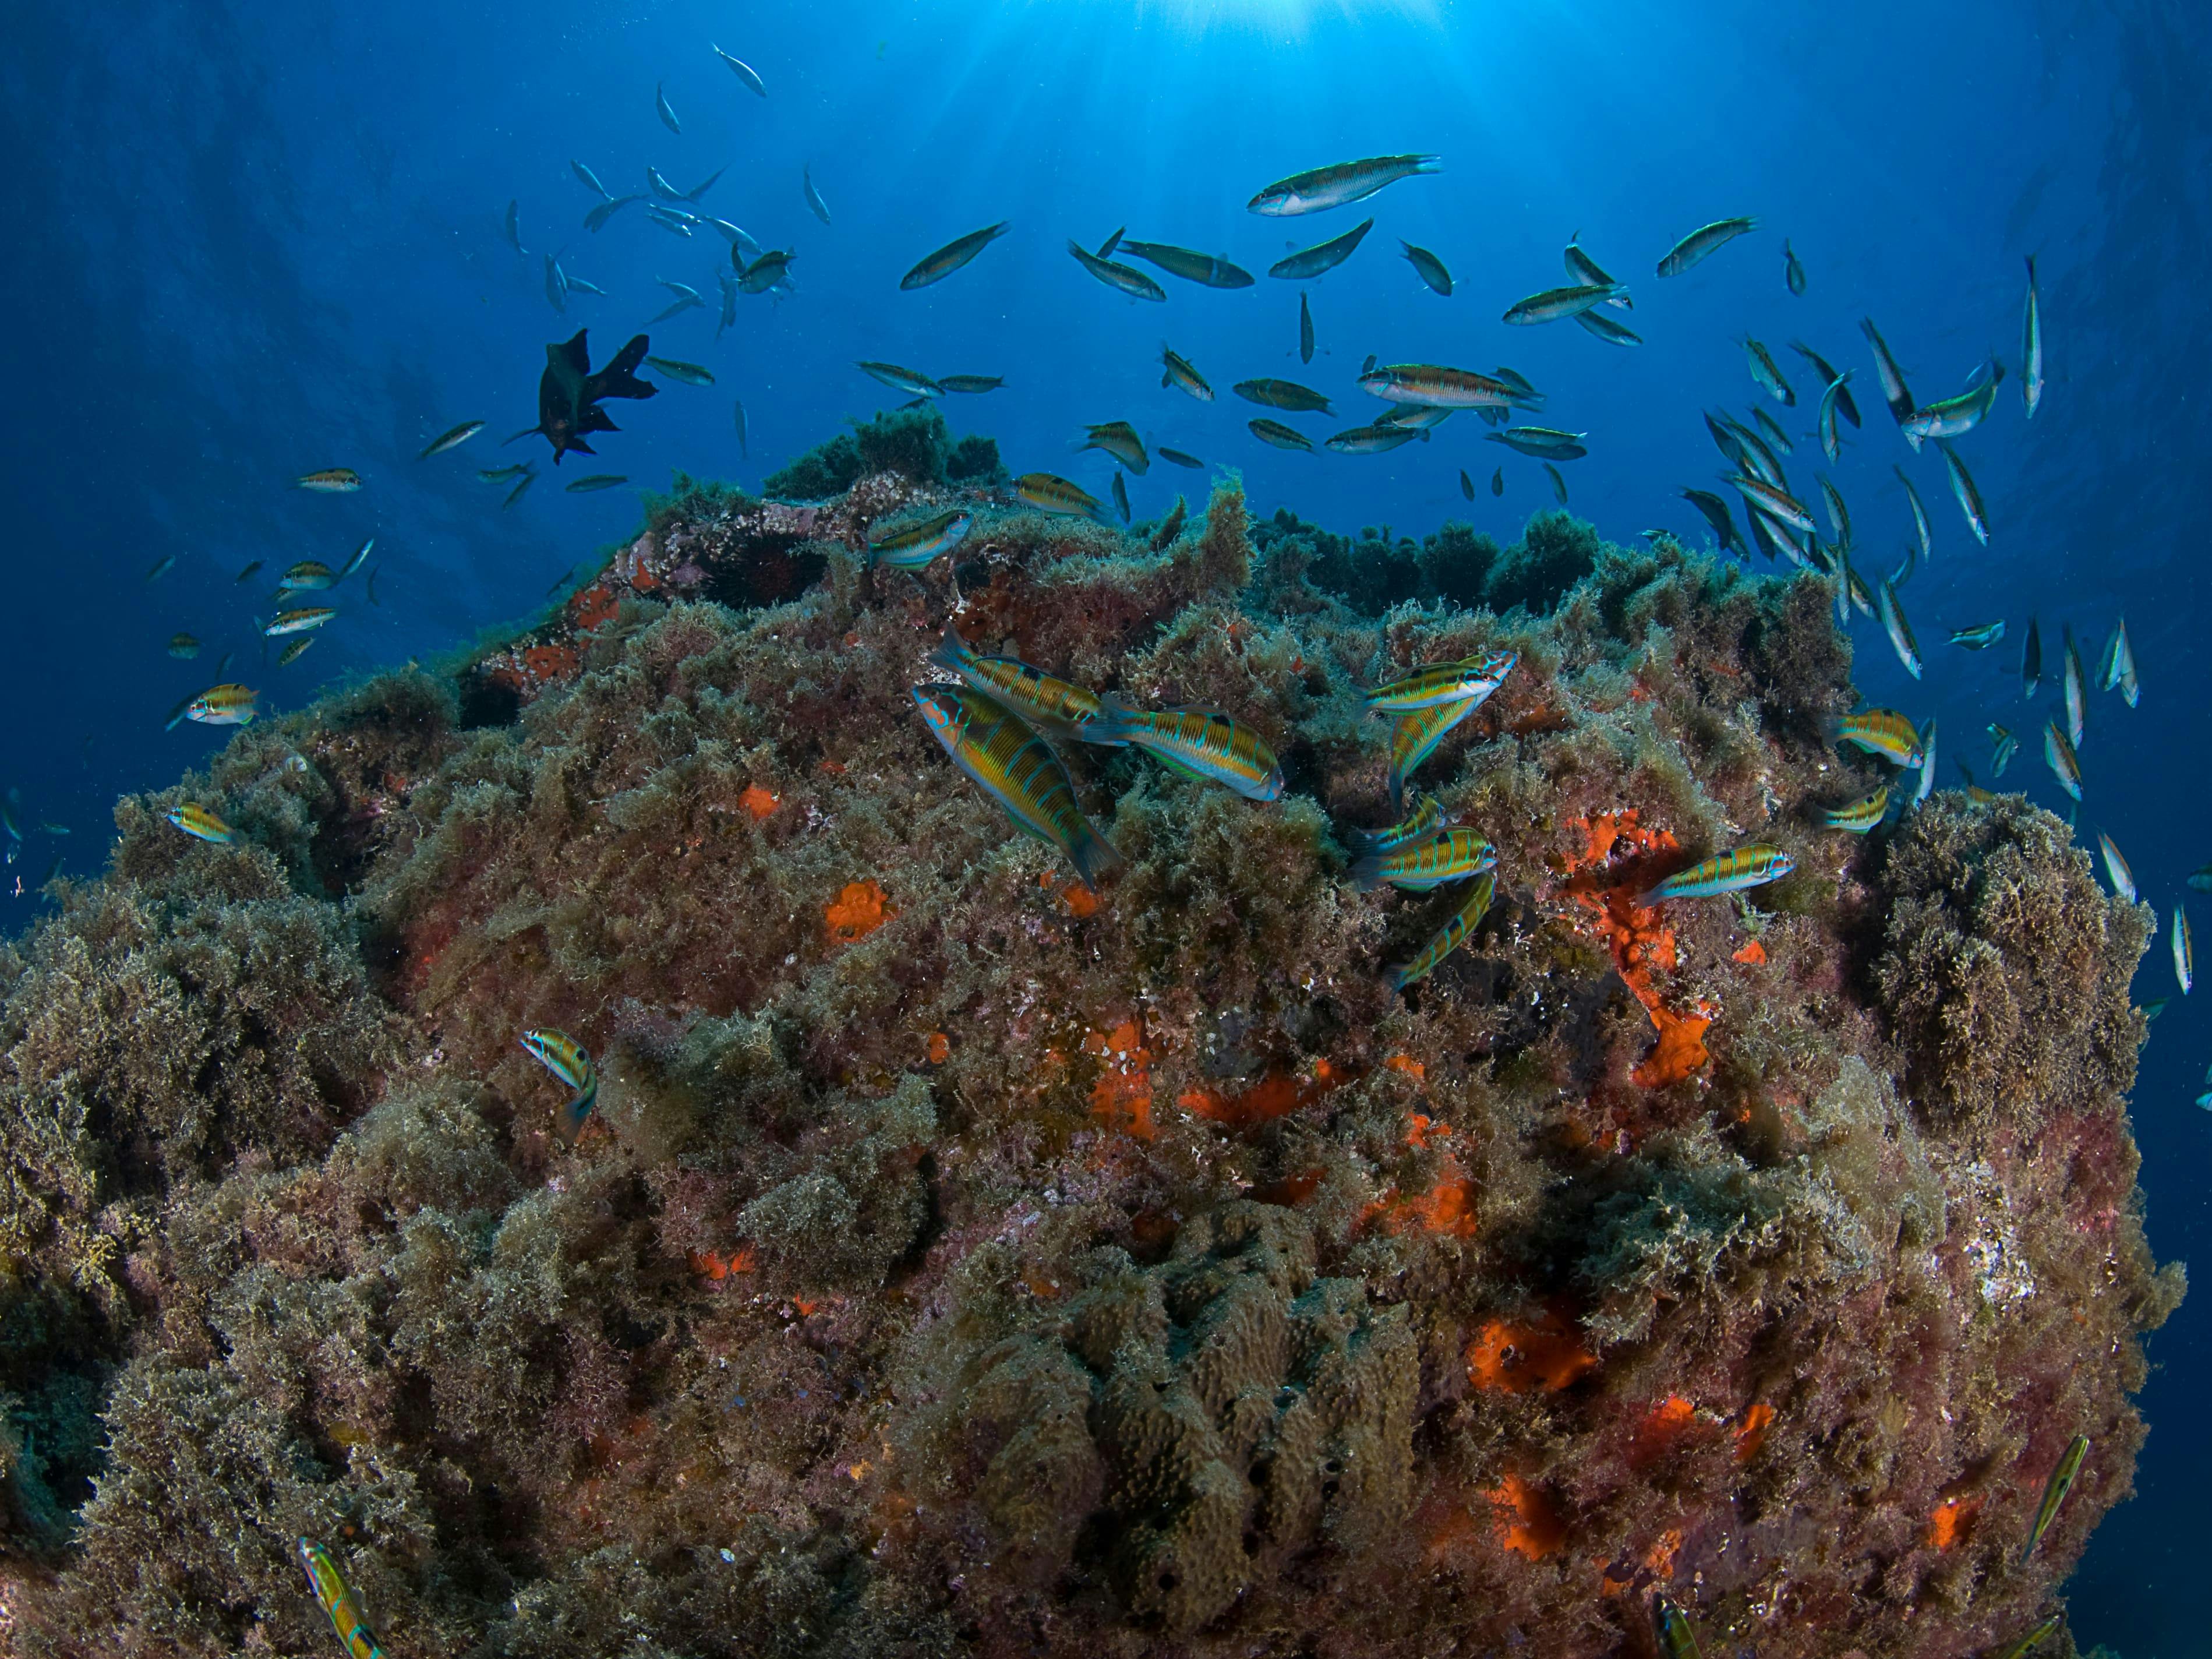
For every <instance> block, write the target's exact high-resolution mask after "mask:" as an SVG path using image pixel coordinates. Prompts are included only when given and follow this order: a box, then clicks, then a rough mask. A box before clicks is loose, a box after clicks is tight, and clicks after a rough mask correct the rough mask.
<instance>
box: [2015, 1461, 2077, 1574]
mask: <svg viewBox="0 0 2212 1659" xmlns="http://www.w3.org/2000/svg"><path fill="white" fill-rule="evenodd" d="M2088 1455H2089V1437H2088V1436H2087V1435H2086V1434H2077V1435H2075V1437H2073V1439H2071V1440H2069V1441H2068V1442H2067V1443H2066V1449H2065V1450H2064V1451H2063V1452H2061V1453H2059V1455H2058V1462H2057V1463H2056V1464H2055V1465H2053V1466H2052V1468H2051V1479H2050V1480H2046V1481H2045V1482H2044V1486H2043V1501H2042V1502H2041V1503H2039V1504H2037V1505H2036V1506H2035V1525H2034V1526H2033V1528H2031V1529H2030V1530H2029V1532H2028V1534H2027V1548H2026V1549H2024V1550H2022V1551H2021V1553H2020V1559H2021V1560H2022V1561H2025V1560H2027V1558H2028V1557H2029V1556H2031V1555H2033V1554H2034V1553H2035V1547H2036V1546H2037V1545H2038V1544H2040V1543H2041V1542H2042V1541H2043V1534H2045V1533H2046V1532H2049V1531H2050V1530H2051V1522H2053V1521H2055V1520H2057V1518H2058V1506H2059V1505H2060V1504H2063V1503H2064V1502H2065V1501H2066V1494H2067V1493H2068V1492H2071V1491H2073V1490H2074V1477H2075V1476H2076V1475H2078V1474H2081V1463H2082V1460H2083V1459H2085V1458H2087V1456H2088Z"/></svg>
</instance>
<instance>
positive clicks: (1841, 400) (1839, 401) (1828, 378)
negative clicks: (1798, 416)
mask: <svg viewBox="0 0 2212 1659" xmlns="http://www.w3.org/2000/svg"><path fill="white" fill-rule="evenodd" d="M1790 349H1791V350H1792V351H1794V352H1796V354H1797V355H1798V356H1801V357H1802V358H1803V359H1804V360H1805V361H1806V362H1808V363H1810V364H1811V365H1812V366H1813V374H1814V378H1816V379H1817V380H1819V381H1820V384H1821V385H1822V386H1827V385H1829V384H1831V383H1832V382H1833V381H1834V380H1837V379H1838V378H1843V379H1849V378H1850V377H1849V376H1842V377H1838V374H1837V373H1836V371H1835V369H1834V368H1832V367H1831V366H1830V364H1829V362H1828V360H1827V359H1826V357H1823V356H1821V355H1820V353H1819V352H1817V351H1815V350H1814V349H1813V348H1812V347H1810V346H1808V345H1807V344H1806V343H1804V342H1803V341H1802V340H1792V341H1791V342H1790ZM1836 412H1837V413H1838V415H1841V416H1843V417H1844V419H1845V420H1847V421H1849V422H1850V423H1851V424H1852V425H1853V426H1857V425H1858V423H1859V406H1858V404H1857V403H1855V402H1853V401H1852V399H1851V393H1850V387H1849V386H1846V387H1844V390H1842V391H1841V392H1838V393H1837V394H1836Z"/></svg>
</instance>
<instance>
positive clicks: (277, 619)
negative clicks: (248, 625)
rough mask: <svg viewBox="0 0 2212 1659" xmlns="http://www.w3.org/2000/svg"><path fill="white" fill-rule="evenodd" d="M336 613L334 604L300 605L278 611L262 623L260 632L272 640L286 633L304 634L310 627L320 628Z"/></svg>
mask: <svg viewBox="0 0 2212 1659" xmlns="http://www.w3.org/2000/svg"><path fill="white" fill-rule="evenodd" d="M337 614H338V613H337V607H336V606H334V605H301V606H300V607H299V608H297V609H296V610H292V611H278V612H277V613H276V615H275V616H273V617H270V619H269V620H268V621H267V622H266V623H263V624H262V628H261V632H262V633H263V635H265V636H266V637H267V638H270V639H272V640H273V639H276V638H279V637H280V636H282V635H286V634H304V633H306V632H307V630H308V629H314V628H320V627H321V626H322V625H323V624H324V623H326V622H328V621H330V619H331V617H335V616H337Z"/></svg>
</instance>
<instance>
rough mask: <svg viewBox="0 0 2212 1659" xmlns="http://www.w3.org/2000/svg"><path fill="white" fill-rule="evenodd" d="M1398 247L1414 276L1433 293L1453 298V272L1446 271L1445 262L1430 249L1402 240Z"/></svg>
mask: <svg viewBox="0 0 2212 1659" xmlns="http://www.w3.org/2000/svg"><path fill="white" fill-rule="evenodd" d="M1398 246H1399V247H1400V249H1401V251H1402V252H1403V256H1404V258H1405V260H1406V262H1407V264H1410V265H1412V266H1413V274H1414V275H1415V276H1419V278H1420V279H1421V281H1422V282H1423V283H1425V284H1426V285H1427V287H1428V289H1429V291H1430V292H1431V293H1432V294H1441V295H1443V296H1444V298H1446V299H1449V298H1450V297H1451V291H1452V279H1451V272H1449V270H1445V269H1444V262H1443V260H1441V259H1439V258H1437V256H1436V255H1435V254H1433V253H1431V252H1429V251H1428V249H1426V248H1425V247H1415V246H1413V244H1412V243H1411V242H1408V241H1406V240H1403V239H1402V238H1401V240H1400V241H1399V243H1398Z"/></svg>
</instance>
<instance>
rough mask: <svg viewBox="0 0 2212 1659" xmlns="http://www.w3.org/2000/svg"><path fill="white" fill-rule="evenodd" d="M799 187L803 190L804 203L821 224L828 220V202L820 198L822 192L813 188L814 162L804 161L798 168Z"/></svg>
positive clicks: (826, 222)
mask: <svg viewBox="0 0 2212 1659" xmlns="http://www.w3.org/2000/svg"><path fill="white" fill-rule="evenodd" d="M799 187H800V188H801V189H802V190H803V191H805V195H806V205H807V207H808V208H809V209H811V210H812V212H813V214H814V216H815V217H816V218H817V219H819V220H820V221H821V222H823V224H825V225H826V224H828V223H829V204H828V203H827V202H825V201H823V199H822V192H821V191H818V190H817V189H815V188H814V164H813V163H812V162H811V161H809V162H807V163H805V165H803V166H802V167H800V168H799Z"/></svg>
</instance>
